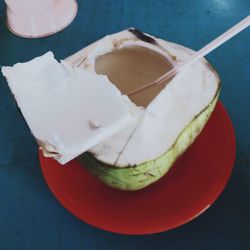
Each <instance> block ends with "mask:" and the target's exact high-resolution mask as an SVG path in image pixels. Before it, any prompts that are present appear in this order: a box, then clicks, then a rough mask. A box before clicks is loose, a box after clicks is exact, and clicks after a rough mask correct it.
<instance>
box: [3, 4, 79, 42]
mask: <svg viewBox="0 0 250 250" xmlns="http://www.w3.org/2000/svg"><path fill="white" fill-rule="evenodd" d="M5 2H6V4H7V25H8V28H9V29H10V31H11V32H13V33H14V34H16V35H18V36H22V37H29V38H35V37H44V36H48V35H51V34H54V33H56V32H58V31H60V30H62V29H63V28H65V27H66V26H67V25H69V24H70V23H71V22H72V21H73V19H74V18H75V16H76V13H77V3H76V0H5Z"/></svg>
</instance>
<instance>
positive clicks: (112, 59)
mask: <svg viewBox="0 0 250 250" xmlns="http://www.w3.org/2000/svg"><path fill="white" fill-rule="evenodd" d="M150 38H151V41H152V40H153V41H155V42H153V43H151V42H146V41H143V39H140V38H138V37H136V36H135V35H134V34H132V33H131V32H130V31H123V32H120V33H116V34H114V35H110V36H107V37H105V38H103V39H101V40H99V41H97V42H96V43H94V44H92V45H91V46H89V47H87V48H85V49H83V50H82V51H80V52H78V53H77V54H75V55H73V56H72V57H70V58H69V59H68V60H69V62H70V63H73V64H74V63H79V61H80V66H81V67H83V68H85V67H86V68H88V70H90V71H96V72H97V73H98V74H103V75H107V76H108V78H109V80H111V82H112V83H113V84H115V85H116V86H117V87H118V88H119V89H120V90H121V91H122V92H123V93H125V92H126V91H128V92H129V91H130V89H132V90H133V89H136V88H137V87H140V86H138V85H143V84H145V83H148V82H150V81H152V80H156V79H157V78H158V77H160V76H161V75H162V72H163V71H166V70H167V69H169V68H171V67H173V65H176V64H180V63H182V62H183V61H186V60H187V59H188V58H189V57H190V56H191V55H192V54H193V53H194V52H193V51H192V50H190V49H188V48H185V47H183V46H180V45H177V44H174V43H169V42H166V41H163V40H161V39H156V38H154V37H152V36H150ZM79 58H84V61H83V62H81V60H79ZM152 58H154V60H153V61H152ZM124 61H125V62H126V63H124V64H123V63H121V62H124ZM148 78H150V80H148ZM147 80H148V81H147ZM136 84H138V85H136ZM153 88H154V87H153ZM153 88H151V89H148V90H145V91H143V92H141V93H138V95H134V96H132V97H131V98H132V100H133V102H134V103H135V104H136V105H139V106H144V108H145V109H144V110H142V111H141V116H140V117H139V118H137V119H136V121H135V122H134V124H132V125H131V126H129V127H127V128H125V129H124V130H123V131H121V132H119V133H117V134H116V135H115V136H112V137H110V138H108V139H107V140H106V141H104V142H102V143H100V144H98V145H97V146H95V147H93V148H92V149H91V150H90V153H91V154H93V155H94V157H95V158H96V159H97V160H99V161H100V162H103V163H105V164H108V165H112V166H115V167H128V166H136V165H139V164H142V163H145V162H148V161H151V160H154V159H157V158H158V157H160V156H161V155H163V154H164V153H165V152H167V151H168V150H169V149H170V148H171V147H172V146H173V144H174V143H175V141H176V140H177V138H178V136H179V135H180V133H181V132H182V131H183V130H184V129H185V128H186V127H187V126H188V125H189V124H190V123H191V122H192V120H193V119H194V118H195V117H196V116H198V115H199V114H200V112H201V111H202V110H204V109H206V108H207V107H208V106H209V105H210V104H211V103H212V102H213V100H214V99H215V97H216V96H217V93H218V90H219V77H218V75H217V74H216V72H215V71H214V70H213V69H212V68H211V66H210V65H209V64H208V63H207V61H206V60H205V59H201V60H199V61H197V62H196V63H194V64H192V65H191V66H189V67H187V68H185V69H183V70H182V71H181V72H179V73H178V75H176V76H175V77H174V78H173V79H171V80H170V82H168V83H167V84H166V85H165V86H162V85H158V86H155V89H154V91H152V90H153Z"/></svg>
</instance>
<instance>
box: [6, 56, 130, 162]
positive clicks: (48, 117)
mask: <svg viewBox="0 0 250 250" xmlns="http://www.w3.org/2000/svg"><path fill="white" fill-rule="evenodd" d="M2 72H3V74H4V76H5V77H6V78H7V80H8V83H9V86H10V88H11V91H12V93H13V94H14V96H15V98H16V101H17V104H18V106H19V107H20V109H21V111H22V114H23V116H24V118H25V120H26V121H27V123H28V125H29V127H30V129H31V132H32V134H33V135H34V136H35V138H36V139H37V141H38V143H39V144H40V146H41V147H42V149H43V153H44V155H45V156H50V157H54V158H55V159H56V160H58V161H59V162H60V163H61V164H65V163H66V162H68V161H70V160H72V159H73V158H75V157H77V156H78V155H80V154H81V153H83V152H85V151H87V150H88V149H90V148H91V147H93V146H94V145H96V144H97V143H99V142H101V141H103V140H104V139H106V138H108V137H109V136H111V135H113V134H114V133H116V132H118V131H120V130H121V129H123V128H125V127H126V126H128V125H129V124H131V122H132V121H133V115H132V113H131V111H130V106H131V105H132V104H131V102H130V101H129V99H128V98H127V97H126V96H122V95H121V93H120V91H119V90H118V89H117V88H116V87H115V86H114V85H113V84H111V83H110V82H109V81H108V79H107V77H106V76H102V75H97V74H96V73H93V72H89V71H86V70H84V69H79V68H76V67H71V66H70V65H69V64H68V63H67V62H64V61H62V62H61V63H59V62H57V61H56V60H55V59H54V56H53V53H52V52H48V53H46V54H45V55H43V56H41V57H37V58H35V59H33V60H31V61H29V62H27V63H18V64H16V65H14V66H13V67H2Z"/></svg>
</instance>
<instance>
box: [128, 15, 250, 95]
mask: <svg viewBox="0 0 250 250" xmlns="http://www.w3.org/2000/svg"><path fill="white" fill-rule="evenodd" d="M249 25H250V16H247V17H246V18H244V19H243V20H242V21H241V22H239V23H238V24H236V25H234V26H233V27H232V28H231V29H229V30H228V31H226V32H225V33H223V34H222V35H220V36H219V37H217V38H216V39H214V40H213V41H212V42H210V43H209V44H207V45H206V46H204V47H203V48H201V49H200V50H199V51H197V52H196V53H194V55H193V56H191V57H190V58H189V59H188V60H187V61H184V62H182V63H181V64H179V65H177V66H175V67H174V68H172V69H171V70H169V71H168V72H167V73H165V74H164V75H162V76H161V77H160V78H158V79H157V80H155V81H154V82H151V83H148V84H146V85H144V86H143V87H140V88H138V89H136V90H133V91H131V92H129V93H127V95H128V96H132V95H134V94H136V93H138V92H141V91H143V90H145V89H148V88H151V87H153V86H155V85H159V84H163V83H166V81H167V80H168V79H169V78H171V77H173V76H174V75H175V74H176V73H177V72H179V71H180V70H181V69H183V68H185V67H187V66H189V65H190V64H192V63H194V62H196V61H197V60H199V59H201V58H202V57H204V56H205V55H207V54H208V53H210V52H211V51H213V50H214V49H216V48H218V47H219V46H220V45H222V44H223V43H225V42H226V41H228V40H229V39H231V38H232V37H234V36H235V35H237V34H238V33H239V32H241V31H242V30H244V29H245V28H247V27H248V26H249Z"/></svg>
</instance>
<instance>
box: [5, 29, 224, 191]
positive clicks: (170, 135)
mask: <svg viewBox="0 0 250 250" xmlns="http://www.w3.org/2000/svg"><path fill="white" fill-rule="evenodd" d="M193 53H194V51H192V50H190V49H188V48H185V47H183V46H181V45H178V44H175V43H171V42H167V41H164V40H161V39H157V38H155V37H153V36H150V35H148V34H144V33H142V32H140V31H138V30H136V29H129V30H125V31H122V32H119V33H116V34H113V35H109V36H106V37H104V38H103V39H101V40H99V41H97V42H95V43H93V44H91V45H90V46H88V47H86V48H84V49H82V50H81V51H79V52H77V53H76V54H74V55H73V56H71V57H69V58H67V59H66V61H62V62H61V63H58V62H57V61H56V60H55V59H54V57H53V54H52V53H51V52H50V53H47V54H45V55H44V56H42V57H39V58H35V59H33V60H32V61H30V62H28V63H19V64H16V65H14V67H3V68H2V72H3V74H4V75H5V76H6V78H7V80H8V83H9V86H10V88H11V91H12V92H13V94H14V95H15V98H16V100H17V104H18V106H19V107H20V109H21V111H22V113H23V116H24V118H25V120H26V121H27V123H28V125H29V127H30V129H31V132H32V134H33V135H34V136H35V137H36V139H37V141H38V143H39V145H40V146H41V148H42V149H43V152H44V155H45V156H49V157H54V158H55V159H56V160H57V161H58V162H60V163H61V164H64V163H67V162H68V161H69V160H71V159H73V158H75V157H77V156H79V155H80V154H82V153H83V154H82V155H81V156H80V157H79V161H80V162H81V163H83V165H84V166H85V167H87V169H89V170H90V171H91V172H92V173H93V174H94V175H96V176H97V177H98V178H99V179H100V180H101V181H103V182H104V183H105V184H107V185H108V186H110V187H113V188H117V189H122V190H138V189H141V188H144V187H146V186H148V185H150V184H152V183H154V182H155V181H157V180H158V179H160V178H161V177H162V176H163V175H165V174H166V173H167V171H168V170H169V169H170V167H171V166H172V165H173V163H174V162H175V161H176V159H177V158H178V157H179V156H180V155H181V154H182V153H183V152H184V151H185V150H186V149H187V148H188V147H189V146H190V145H191V144H192V142H193V141H194V140H195V138H196V137H197V136H198V135H199V133H200V132H201V131H202V129H203V127H204V126H205V124H206V122H207V121H208V119H209V117H210V115H211V113H212V112H213V110H214V107H215V105H216V102H217V99H218V95H219V90H220V84H219V77H218V75H217V73H216V72H215V70H214V69H213V68H212V66H211V65H210V64H209V63H208V62H207V61H206V60H205V59H204V58H203V59H201V60H199V61H197V62H195V63H193V64H192V65H191V66H188V67H186V68H185V69H183V70H181V71H180V72H178V74H176V75H175V76H174V77H172V79H170V80H168V81H167V82H165V84H162V85H158V86H154V87H152V88H150V89H147V90H145V91H142V92H140V93H137V94H136V95H133V96H129V97H127V96H126V94H127V93H129V92H131V91H133V90H135V89H137V88H138V87H141V86H144V85H145V84H147V83H149V82H152V81H155V80H156V79H158V78H159V77H160V76H162V75H163V74H164V73H166V72H167V71H168V70H170V69H171V68H173V67H175V66H176V65H178V64H180V63H182V62H183V61H186V60H187V59H188V58H189V57H190V56H192V54H193ZM86 151H87V152H86ZM84 152H85V153H84Z"/></svg>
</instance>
